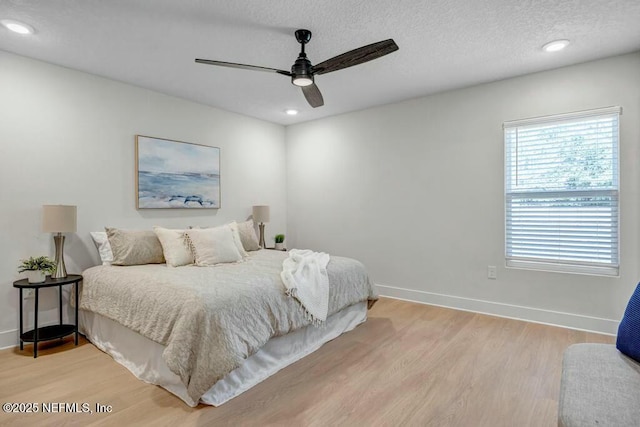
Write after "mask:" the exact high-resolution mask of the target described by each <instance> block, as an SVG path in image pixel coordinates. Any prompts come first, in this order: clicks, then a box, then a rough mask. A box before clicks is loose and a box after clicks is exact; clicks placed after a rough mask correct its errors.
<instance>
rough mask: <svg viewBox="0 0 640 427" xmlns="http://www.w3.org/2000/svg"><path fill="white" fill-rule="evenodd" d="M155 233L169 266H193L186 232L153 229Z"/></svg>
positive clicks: (160, 228) (159, 228)
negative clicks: (185, 235)
mask: <svg viewBox="0 0 640 427" xmlns="http://www.w3.org/2000/svg"><path fill="white" fill-rule="evenodd" d="M153 231H154V232H155V233H156V236H158V240H160V244H161V245H162V253H163V254H164V259H165V260H167V265H168V266H171V267H180V266H181V265H189V264H193V253H192V252H191V247H190V246H189V242H187V239H185V237H184V232H185V230H170V229H168V228H162V227H153Z"/></svg>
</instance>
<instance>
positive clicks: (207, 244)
mask: <svg viewBox="0 0 640 427" xmlns="http://www.w3.org/2000/svg"><path fill="white" fill-rule="evenodd" d="M184 234H185V236H186V238H187V239H188V240H189V243H190V244H191V250H192V251H193V255H194V257H195V260H196V265H197V266H199V267H208V266H211V265H216V264H220V263H224V262H238V261H242V255H240V252H238V249H237V248H236V244H235V242H234V240H233V233H232V231H231V227H229V226H228V225H223V226H220V227H214V228H203V229H191V230H186V231H185V232H184Z"/></svg>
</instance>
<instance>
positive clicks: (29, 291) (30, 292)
mask: <svg viewBox="0 0 640 427" xmlns="http://www.w3.org/2000/svg"><path fill="white" fill-rule="evenodd" d="M23 295H24V299H28V298H35V297H36V290H35V289H27V291H26V292H25V293H24V294H23Z"/></svg>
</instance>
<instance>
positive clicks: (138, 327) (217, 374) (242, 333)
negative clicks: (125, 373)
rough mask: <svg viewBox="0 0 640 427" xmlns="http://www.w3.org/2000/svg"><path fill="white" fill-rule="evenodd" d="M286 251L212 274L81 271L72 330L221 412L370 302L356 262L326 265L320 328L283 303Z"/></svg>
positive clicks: (150, 269)
mask: <svg viewBox="0 0 640 427" xmlns="http://www.w3.org/2000/svg"><path fill="white" fill-rule="evenodd" d="M286 257H287V253H286V252H281V251H272V250H260V251H255V252H251V254H250V256H249V257H248V259H246V260H245V261H244V262H240V263H234V264H220V265H217V266H215V267H196V266H183V267H175V268H172V267H167V266H166V265H165V264H150V265H137V266H127V267H122V266H107V265H102V266H97V267H91V268H89V269H87V270H85V271H84V273H83V277H84V279H83V283H82V293H81V297H80V305H79V308H80V330H81V332H82V333H83V334H84V335H85V336H86V337H87V339H89V341H91V342H92V343H93V344H95V345H96V346H97V347H98V348H100V349H101V350H102V351H104V352H106V353H108V354H110V355H111V356H112V357H113V358H114V360H116V361H117V362H118V363H120V364H122V365H123V366H125V367H126V368H127V369H129V370H130V371H131V372H132V373H133V374H134V375H135V376H136V377H138V378H139V379H141V380H143V381H146V382H149V383H152V384H156V385H159V386H161V387H164V388H165V389H167V390H168V391H170V392H171V393H173V394H175V395H176V396H178V397H179V398H180V399H182V400H183V401H184V402H185V403H187V404H188V405H190V406H196V405H198V404H199V403H205V404H209V405H215V406H218V405H221V404H223V403H225V402H226V401H228V400H229V399H232V398H233V397H235V396H237V395H239V394H240V393H242V392H244V391H246V390H247V389H249V388H250V387H252V386H254V385H255V384H257V383H259V382H261V381H263V380H264V379H266V378H267V377H269V376H270V375H273V374H274V373H275V372H277V371H278V370H280V369H282V368H283V367H285V366H287V365H289V364H291V363H293V362H295V361H297V360H299V359H301V358H302V357H304V356H306V355H308V354H309V353H311V352H313V351H315V350H317V349H318V348H319V347H320V346H321V345H322V344H324V343H325V342H327V341H329V340H332V339H334V338H336V337H337V336H339V335H340V334H342V333H344V332H347V331H349V330H351V329H353V328H355V327H356V326H357V325H358V324H360V323H362V322H364V321H365V320H366V317H367V309H368V308H369V307H370V306H371V305H372V303H373V302H374V301H375V300H376V299H377V297H376V294H375V291H374V287H373V285H372V283H371V281H370V279H369V277H368V275H367V273H366V270H365V269H364V267H363V265H362V264H361V263H359V262H358V261H355V260H352V259H349V258H342V257H333V256H332V257H331V258H330V261H329V264H328V265H327V273H328V277H329V284H330V288H329V312H328V314H329V315H328V317H327V320H326V321H325V322H324V323H323V324H322V325H320V326H315V325H313V324H311V323H312V322H311V320H310V318H309V316H308V315H307V313H306V312H305V310H304V308H303V307H302V306H301V304H300V303H299V302H298V301H297V300H296V299H294V298H292V297H290V296H287V295H286V294H285V292H284V285H283V283H282V280H281V279H280V272H281V271H282V262H283V260H284V259H285V258H286Z"/></svg>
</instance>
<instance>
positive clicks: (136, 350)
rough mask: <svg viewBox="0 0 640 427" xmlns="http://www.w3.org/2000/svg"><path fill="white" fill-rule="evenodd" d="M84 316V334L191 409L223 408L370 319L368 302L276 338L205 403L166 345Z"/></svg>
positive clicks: (220, 383) (212, 391)
mask: <svg viewBox="0 0 640 427" xmlns="http://www.w3.org/2000/svg"><path fill="white" fill-rule="evenodd" d="M79 317H80V332H81V333H82V334H84V335H85V336H86V337H87V339H88V340H89V341H91V342H92V343H93V344H94V345H95V346H96V347H98V348H99V349H100V350H102V351H104V352H105V353H107V354H109V355H110V356H111V357H113V359H114V360H115V361H116V362H118V363H120V364H121V365H122V366H124V367H125V368H127V369H128V370H129V371H131V373H132V374H133V375H135V376H136V377H137V378H138V379H140V380H142V381H145V382H147V383H151V384H155V385H159V386H161V387H163V388H165V389H167V390H168V391H170V392H171V393H173V394H175V395H176V396H178V397H179V398H180V399H182V400H183V401H184V402H185V403H187V404H188V405H189V406H196V405H198V403H204V404H207V405H213V406H220V405H222V404H223V403H225V402H227V401H229V400H230V399H232V398H234V397H236V396H238V395H239V394H241V393H243V392H245V391H246V390H248V389H250V388H251V387H253V386H254V385H256V384H258V383H260V382H262V381H264V380H265V379H267V378H268V377H270V376H271V375H273V374H275V373H276V372H278V371H279V370H280V369H283V368H284V367H286V366H288V365H290V364H292V363H294V362H296V361H298V360H300V359H302V358H303V357H305V356H307V355H308V354H311V353H313V352H314V351H316V350H317V349H319V348H320V347H321V346H322V345H323V344H324V343H326V342H328V341H331V340H332V339H334V338H336V337H338V336H340V335H341V334H343V333H344V332H347V331H350V330H352V329H354V328H355V327H356V326H358V325H359V324H360V323H362V322H364V321H365V320H367V303H366V302H361V303H358V304H354V305H352V306H349V307H346V308H344V309H343V310H341V311H339V312H337V313H335V314H333V315H332V316H329V318H327V320H326V322H325V324H324V325H323V326H321V327H315V326H307V327H305V328H302V329H298V330H296V331H293V332H291V333H289V334H287V335H283V336H280V337H275V338H271V339H270V340H269V341H268V342H267V343H266V344H265V345H264V347H262V348H261V349H260V350H259V351H258V352H257V353H255V354H253V355H252V356H250V357H249V358H248V359H247V360H245V361H244V363H243V364H242V365H240V366H239V367H238V368H236V369H235V370H233V371H232V372H230V373H229V374H227V375H226V376H225V377H224V378H222V379H221V380H220V381H218V382H217V383H216V384H214V385H213V387H211V388H210V389H209V390H208V391H207V392H206V393H205V394H204V395H203V396H202V397H201V398H200V401H199V402H194V401H193V399H191V398H190V397H189V395H188V394H187V389H186V387H185V386H184V384H183V383H182V381H180V377H179V376H178V375H176V374H174V373H173V372H171V371H170V370H169V368H168V367H167V365H166V363H165V362H164V360H163V359H162V352H163V350H164V348H165V347H164V346H163V345H161V344H158V343H156V342H154V341H151V340H150V339H148V338H146V337H143V336H142V335H140V334H138V333H137V332H134V331H132V330H131V329H128V328H126V327H124V326H122V325H121V324H119V323H117V322H114V321H113V320H111V319H108V318H106V317H104V316H101V315H99V314H96V313H93V312H89V311H85V310H79Z"/></svg>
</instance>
